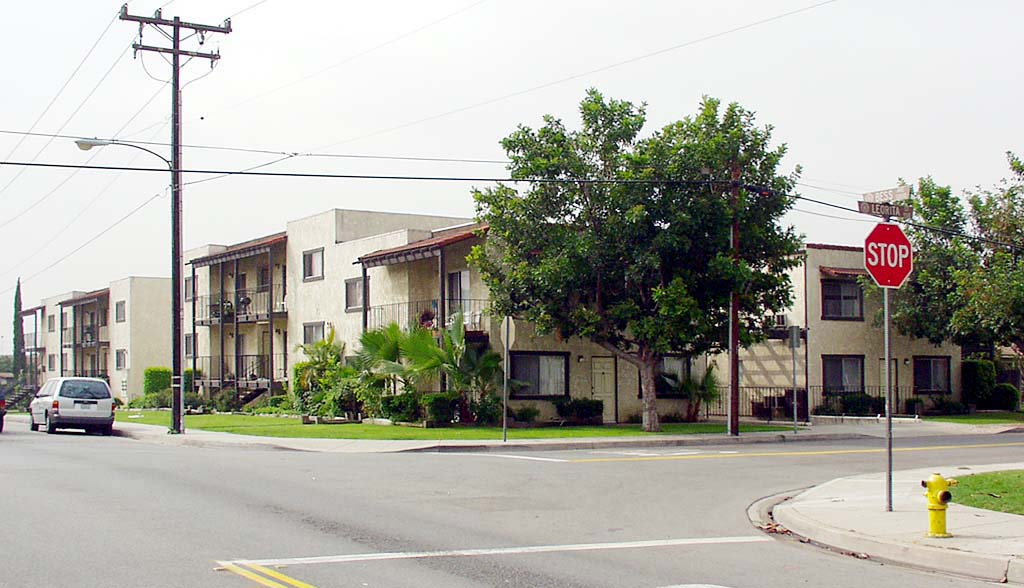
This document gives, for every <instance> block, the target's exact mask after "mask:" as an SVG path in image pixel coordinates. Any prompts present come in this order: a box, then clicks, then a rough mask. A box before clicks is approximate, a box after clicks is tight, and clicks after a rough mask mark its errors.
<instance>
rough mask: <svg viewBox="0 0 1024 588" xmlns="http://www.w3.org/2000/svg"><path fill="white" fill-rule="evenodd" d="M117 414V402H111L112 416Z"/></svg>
mask: <svg viewBox="0 0 1024 588" xmlns="http://www.w3.org/2000/svg"><path fill="white" fill-rule="evenodd" d="M116 414H117V403H116V402H111V403H110V416H114V415H116Z"/></svg>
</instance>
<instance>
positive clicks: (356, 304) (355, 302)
mask: <svg viewBox="0 0 1024 588" xmlns="http://www.w3.org/2000/svg"><path fill="white" fill-rule="evenodd" d="M366 285H367V289H369V285H370V278H369V276H367V278H366ZM362 309H363V279H362V278H350V279H348V280H345V310H347V311H350V312H352V311H356V310H362Z"/></svg>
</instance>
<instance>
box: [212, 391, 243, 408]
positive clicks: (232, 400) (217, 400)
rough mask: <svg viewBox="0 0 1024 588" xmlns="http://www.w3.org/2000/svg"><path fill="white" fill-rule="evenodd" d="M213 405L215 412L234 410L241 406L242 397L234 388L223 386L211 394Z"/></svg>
mask: <svg viewBox="0 0 1024 588" xmlns="http://www.w3.org/2000/svg"><path fill="white" fill-rule="evenodd" d="M213 407H214V408H215V409H217V412H234V411H236V410H240V409H241V408H242V399H241V398H239V397H238V392H237V391H236V390H235V389H234V388H225V389H223V390H221V391H219V392H217V393H216V394H214V395H213Z"/></svg>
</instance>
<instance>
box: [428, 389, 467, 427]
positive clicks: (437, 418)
mask: <svg viewBox="0 0 1024 588" xmlns="http://www.w3.org/2000/svg"><path fill="white" fill-rule="evenodd" d="M421 405H422V408H423V413H424V416H425V417H426V419H427V421H428V422H431V423H434V424H436V425H448V424H451V423H452V422H453V421H454V420H455V413H456V411H458V410H459V393H458V392H435V393H432V394H424V395H423V399H422V400H421Z"/></svg>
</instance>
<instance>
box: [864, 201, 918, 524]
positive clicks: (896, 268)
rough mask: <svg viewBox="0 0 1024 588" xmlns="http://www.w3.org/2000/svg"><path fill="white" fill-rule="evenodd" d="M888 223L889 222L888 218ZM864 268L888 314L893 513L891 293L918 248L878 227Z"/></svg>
mask: <svg viewBox="0 0 1024 588" xmlns="http://www.w3.org/2000/svg"><path fill="white" fill-rule="evenodd" d="M886 220H888V219H886ZM864 269H866V270H867V271H868V273H869V274H870V275H871V278H872V279H873V280H874V281H875V283H876V284H878V286H879V287H880V288H882V301H883V302H882V305H883V312H884V313H885V446H886V463H887V467H886V471H885V510H886V512H892V413H893V405H892V373H891V370H892V367H891V364H892V359H891V349H890V344H889V342H890V333H889V290H891V289H898V288H900V287H901V286H903V283H904V282H906V280H907V277H908V276H910V272H911V271H913V269H914V249H913V247H912V246H911V244H910V240H909V239H907V236H906V235H904V234H903V230H902V229H900V227H899V225H894V224H892V223H889V222H883V223H879V224H877V225H875V228H874V229H872V230H871V232H870V233H868V236H867V239H865V240H864Z"/></svg>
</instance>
